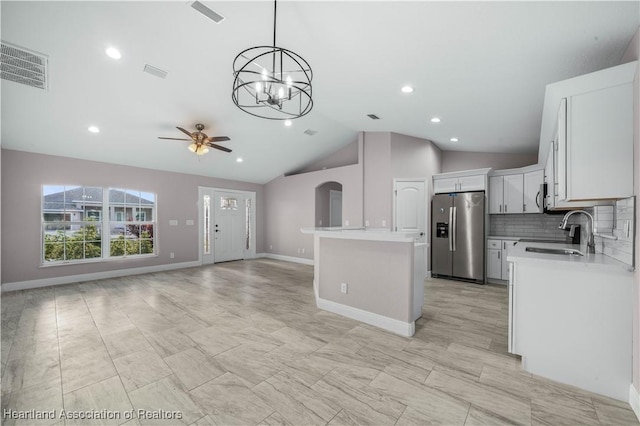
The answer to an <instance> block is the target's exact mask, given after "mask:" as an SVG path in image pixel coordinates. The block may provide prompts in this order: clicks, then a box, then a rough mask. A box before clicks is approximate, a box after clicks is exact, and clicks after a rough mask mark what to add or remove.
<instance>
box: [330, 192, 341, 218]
mask: <svg viewBox="0 0 640 426" xmlns="http://www.w3.org/2000/svg"><path fill="white" fill-rule="evenodd" d="M329 226H342V191H336V190H333V189H331V190H329Z"/></svg>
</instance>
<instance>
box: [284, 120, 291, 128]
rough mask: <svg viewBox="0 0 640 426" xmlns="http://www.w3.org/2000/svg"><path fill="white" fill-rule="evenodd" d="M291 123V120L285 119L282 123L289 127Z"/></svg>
mask: <svg viewBox="0 0 640 426" xmlns="http://www.w3.org/2000/svg"><path fill="white" fill-rule="evenodd" d="M292 124H293V121H291V120H285V122H284V125H285V126H287V127H291V125H292Z"/></svg>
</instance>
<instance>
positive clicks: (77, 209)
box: [42, 186, 102, 262]
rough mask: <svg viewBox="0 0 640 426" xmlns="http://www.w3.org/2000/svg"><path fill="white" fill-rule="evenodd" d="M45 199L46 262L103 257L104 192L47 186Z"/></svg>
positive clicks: (43, 218) (44, 235)
mask: <svg viewBox="0 0 640 426" xmlns="http://www.w3.org/2000/svg"><path fill="white" fill-rule="evenodd" d="M42 198H43V203H42V234H43V235H42V240H43V245H44V247H43V260H44V261H45V262H56V261H69V260H83V259H93V258H96V257H101V256H102V235H101V234H102V224H101V223H100V220H99V217H100V211H101V209H102V188H91V187H81V186H45V187H43V191H42ZM89 213H91V214H89ZM96 215H97V216H96ZM96 217H97V218H98V219H96Z"/></svg>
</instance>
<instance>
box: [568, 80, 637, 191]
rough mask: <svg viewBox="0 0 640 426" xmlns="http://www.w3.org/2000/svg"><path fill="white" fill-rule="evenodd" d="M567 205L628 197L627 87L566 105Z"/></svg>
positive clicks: (630, 117) (630, 94) (629, 122)
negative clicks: (568, 202) (580, 201)
mask: <svg viewBox="0 0 640 426" xmlns="http://www.w3.org/2000/svg"><path fill="white" fill-rule="evenodd" d="M566 173H567V194H566V195H567V198H566V199H567V201H572V200H584V199H603V198H625V197H631V196H632V195H633V84H632V83H627V84H622V85H619V86H615V87H610V88H607V89H602V90H597V91H594V92H590V93H583V94H580V95H576V96H571V97H570V98H569V99H568V102H567V170H566Z"/></svg>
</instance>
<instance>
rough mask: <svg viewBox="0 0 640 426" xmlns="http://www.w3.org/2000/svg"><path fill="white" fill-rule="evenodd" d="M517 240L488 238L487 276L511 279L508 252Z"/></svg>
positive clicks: (496, 278) (497, 278) (489, 277)
mask: <svg viewBox="0 0 640 426" xmlns="http://www.w3.org/2000/svg"><path fill="white" fill-rule="evenodd" d="M517 242H518V241H517V240H495V239H490V240H487V278H488V279H494V280H504V281H506V280H508V279H509V265H508V264H507V254H508V251H509V248H511V247H513V246H514V245H515V244H516V243H517Z"/></svg>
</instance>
